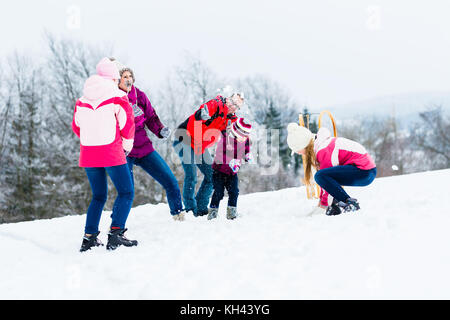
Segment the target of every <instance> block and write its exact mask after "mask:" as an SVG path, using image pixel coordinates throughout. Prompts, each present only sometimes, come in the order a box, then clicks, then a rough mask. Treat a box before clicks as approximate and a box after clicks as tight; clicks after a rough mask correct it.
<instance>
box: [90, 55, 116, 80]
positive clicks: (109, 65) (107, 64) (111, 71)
mask: <svg viewBox="0 0 450 320" xmlns="http://www.w3.org/2000/svg"><path fill="white" fill-rule="evenodd" d="M96 69H97V74H98V75H99V76H101V77H102V78H105V79H111V80H113V79H120V74H119V71H118V70H117V67H116V65H115V64H114V63H113V62H112V61H111V60H110V59H109V58H103V59H102V60H100V62H99V63H98V64H97V67H96Z"/></svg>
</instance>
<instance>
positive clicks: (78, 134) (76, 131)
mask: <svg viewBox="0 0 450 320" xmlns="http://www.w3.org/2000/svg"><path fill="white" fill-rule="evenodd" d="M76 115H77V106H76V105H75V111H74V112H73V119H72V130H73V132H75V134H76V135H77V136H78V138H79V137H80V127H79V126H78V124H77V121H76Z"/></svg>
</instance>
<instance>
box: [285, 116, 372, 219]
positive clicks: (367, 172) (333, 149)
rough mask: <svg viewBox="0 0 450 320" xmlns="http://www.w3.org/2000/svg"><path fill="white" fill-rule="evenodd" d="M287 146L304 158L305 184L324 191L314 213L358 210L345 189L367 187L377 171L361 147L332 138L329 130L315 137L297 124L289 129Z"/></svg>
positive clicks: (336, 213) (291, 125) (319, 132)
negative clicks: (315, 186)
mask: <svg viewBox="0 0 450 320" xmlns="http://www.w3.org/2000/svg"><path fill="white" fill-rule="evenodd" d="M287 129H288V137H287V143H288V145H289V148H291V150H292V152H293V153H298V154H301V155H304V156H305V159H306V161H305V163H304V164H303V165H304V166H305V183H306V184H307V185H308V184H309V185H310V184H311V178H312V175H313V172H314V171H316V173H315V174H314V180H315V181H316V183H317V184H318V185H319V186H320V187H321V191H320V201H319V205H318V207H317V208H315V209H314V210H313V213H315V212H320V211H322V210H324V209H326V214H327V215H338V214H340V213H341V209H343V210H344V211H356V210H359V208H360V207H359V203H358V201H357V200H356V199H354V198H351V197H350V196H349V195H348V194H347V192H345V190H344V189H343V188H342V186H367V185H369V184H370V183H372V181H373V180H374V179H375V176H376V175H377V168H376V165H375V162H374V161H373V159H372V157H371V156H370V155H369V154H368V153H367V151H366V149H365V148H364V147H363V146H362V145H360V144H359V143H357V142H355V141H352V140H349V139H346V138H341V137H338V138H336V137H332V136H331V133H330V131H329V130H328V129H327V128H321V129H319V131H318V132H317V134H316V135H315V134H313V133H312V132H311V131H309V130H308V129H307V128H305V127H302V126H299V125H298V124H296V123H290V124H289V125H288V128H287Z"/></svg>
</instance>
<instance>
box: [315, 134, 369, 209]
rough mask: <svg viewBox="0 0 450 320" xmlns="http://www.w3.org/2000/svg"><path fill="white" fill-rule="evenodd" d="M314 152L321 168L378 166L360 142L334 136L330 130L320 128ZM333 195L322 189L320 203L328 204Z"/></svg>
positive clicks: (366, 168)
mask: <svg viewBox="0 0 450 320" xmlns="http://www.w3.org/2000/svg"><path fill="white" fill-rule="evenodd" d="M314 152H315V154H316V158H317V161H318V162H319V165H320V167H319V170H321V169H325V168H329V167H335V166H345V165H354V166H356V167H358V168H359V169H362V170H370V169H373V168H375V167H376V165H375V162H374V161H373V159H372V157H371V156H370V155H369V154H368V153H367V151H366V149H365V148H364V147H363V146H362V145H360V144H359V143H357V142H355V141H352V140H349V139H346V138H340V137H338V138H336V137H332V136H331V133H330V130H328V129H327V128H320V129H319V131H318V132H317V135H316V140H315V141H314ZM331 201H332V197H331V196H330V195H329V194H328V192H326V191H325V190H323V189H321V190H320V203H321V204H322V205H324V206H328V204H329V203H331Z"/></svg>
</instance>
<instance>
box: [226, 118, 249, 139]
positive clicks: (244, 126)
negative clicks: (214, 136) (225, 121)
mask: <svg viewBox="0 0 450 320" xmlns="http://www.w3.org/2000/svg"><path fill="white" fill-rule="evenodd" d="M251 131H252V125H251V124H249V123H246V122H245V120H244V118H239V119H237V121H235V122H234V123H233V125H232V126H231V133H232V134H233V136H235V137H242V138H248V137H250V132H251Z"/></svg>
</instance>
